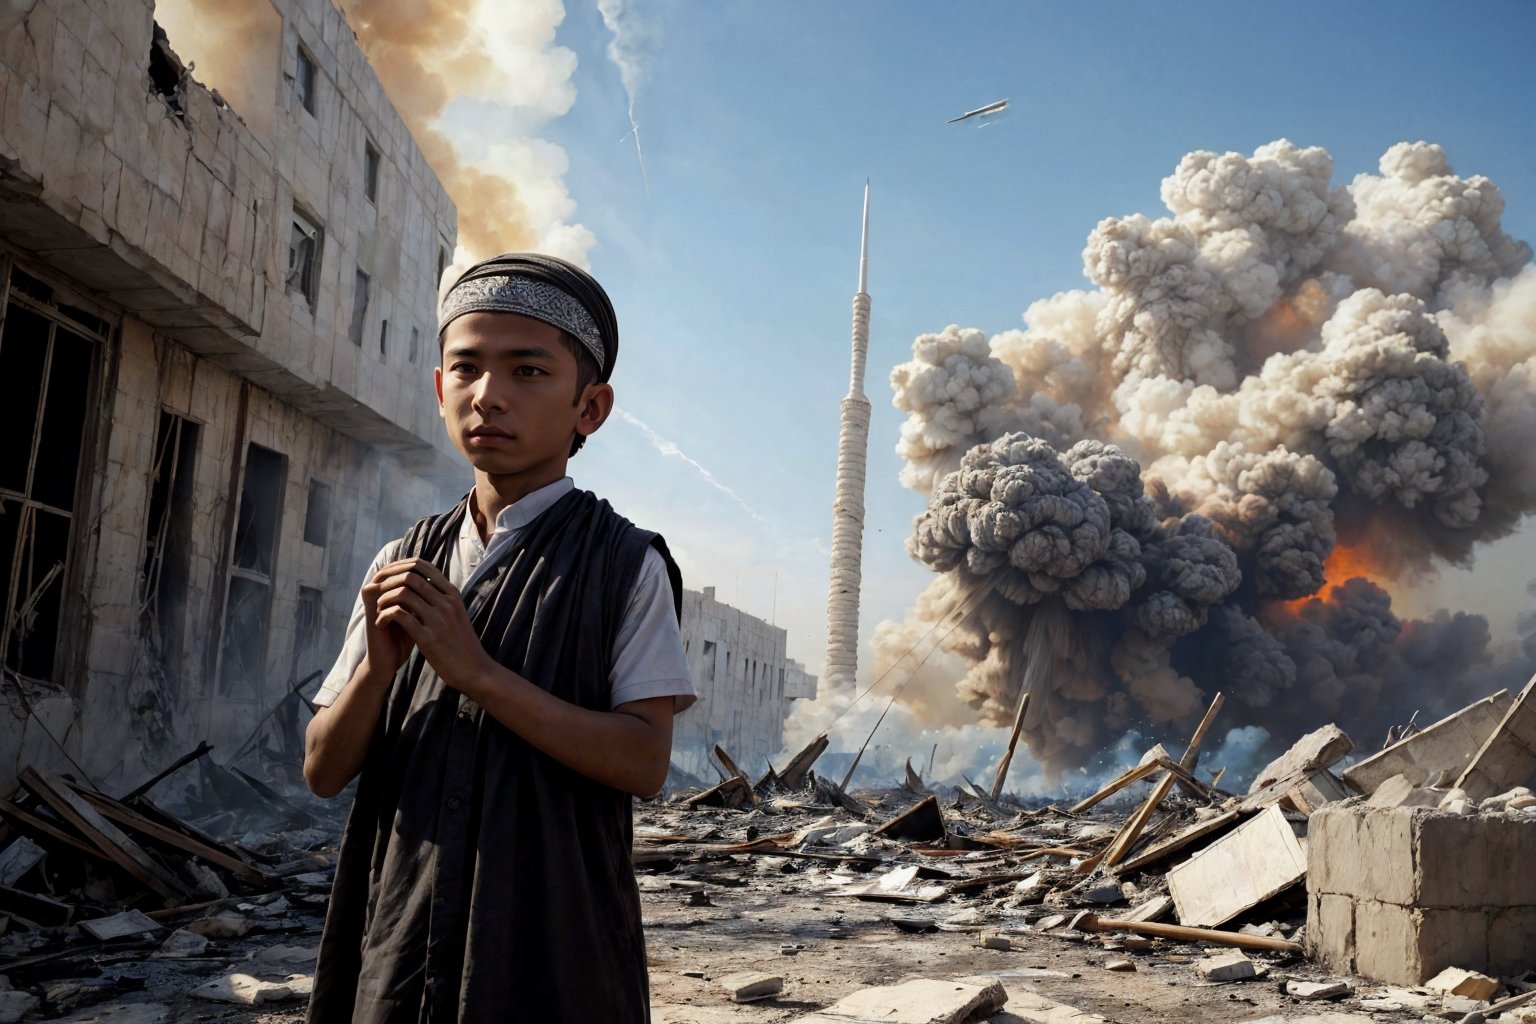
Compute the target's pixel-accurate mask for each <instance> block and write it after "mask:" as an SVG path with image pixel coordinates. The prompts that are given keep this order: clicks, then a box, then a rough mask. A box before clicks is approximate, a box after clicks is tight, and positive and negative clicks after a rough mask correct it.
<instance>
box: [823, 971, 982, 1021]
mask: <svg viewBox="0 0 1536 1024" xmlns="http://www.w3.org/2000/svg"><path fill="white" fill-rule="evenodd" d="M1007 1002H1008V993H1007V992H1006V991H1004V989H1003V986H1002V985H1001V984H1000V983H998V982H996V981H992V982H989V983H987V984H970V983H967V982H961V981H938V980H935V979H932V978H917V979H914V980H912V981H906V982H902V983H901V984H900V985H880V986H878V987H875V988H865V989H860V990H859V991H857V992H854V993H853V994H851V995H848V996H844V997H843V998H842V999H839V1000H838V1001H837V1002H835V1003H833V1004H832V1005H831V1006H829V1007H827V1008H826V1009H824V1010H822V1011H820V1012H819V1013H818V1014H816V1016H815V1018H814V1019H815V1020H817V1021H822V1020H825V1021H858V1022H863V1021H871V1020H878V1021H882V1022H889V1024H963V1022H966V1021H972V1020H983V1019H985V1018H987V1017H990V1016H991V1015H993V1014H994V1013H997V1012H998V1011H999V1010H1001V1009H1002V1008H1003V1005H1004V1004H1005V1003H1007Z"/></svg>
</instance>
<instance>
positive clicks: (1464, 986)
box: [1424, 967, 1499, 1002]
mask: <svg viewBox="0 0 1536 1024" xmlns="http://www.w3.org/2000/svg"><path fill="white" fill-rule="evenodd" d="M1424 987H1425V988H1427V989H1429V990H1430V991H1431V992H1445V993H1448V994H1450V995H1455V996H1465V997H1466V998H1468V999H1477V1000H1481V1001H1482V1002H1487V1001H1488V1000H1490V999H1492V998H1493V997H1494V994H1495V993H1496V992H1498V991H1499V983H1498V982H1497V981H1496V980H1494V979H1493V978H1490V977H1488V975H1486V974H1479V973H1478V972H1477V971H1466V970H1462V969H1461V968H1460V967H1447V968H1446V969H1445V970H1443V971H1441V972H1440V973H1439V974H1437V975H1435V976H1434V977H1433V978H1431V979H1429V980H1428V981H1426V982H1425V983H1424Z"/></svg>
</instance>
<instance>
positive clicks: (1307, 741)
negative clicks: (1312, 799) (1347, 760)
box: [1248, 725, 1355, 794]
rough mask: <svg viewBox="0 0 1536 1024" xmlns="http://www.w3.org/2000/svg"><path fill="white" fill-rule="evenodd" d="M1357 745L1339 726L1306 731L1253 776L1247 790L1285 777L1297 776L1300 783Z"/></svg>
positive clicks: (1336, 760)
mask: <svg viewBox="0 0 1536 1024" xmlns="http://www.w3.org/2000/svg"><path fill="white" fill-rule="evenodd" d="M1354 746H1355V745H1354V743H1352V742H1351V741H1350V738H1349V737H1348V736H1346V735H1344V730H1342V729H1340V728H1339V727H1338V726H1336V725H1325V726H1323V727H1322V728H1321V729H1318V730H1316V731H1315V732H1309V733H1307V734H1306V735H1305V736H1303V737H1302V738H1301V739H1299V740H1297V741H1296V743H1295V744H1294V745H1293V746H1292V747H1291V749H1290V750H1287V751H1286V752H1285V753H1284V754H1282V755H1281V756H1280V757H1278V758H1276V759H1275V760H1274V761H1272V762H1270V764H1269V766H1268V767H1266V768H1265V769H1264V770H1263V771H1261V772H1259V774H1258V775H1256V776H1254V779H1253V784H1252V785H1251V786H1249V787H1248V792H1249V793H1250V794H1253V793H1257V792H1258V791H1259V790H1261V789H1264V788H1265V787H1267V786H1271V785H1273V784H1274V783H1276V782H1281V781H1283V780H1285V779H1291V778H1294V779H1296V780H1297V782H1300V781H1301V780H1303V779H1305V778H1306V777H1307V776H1309V775H1312V774H1313V773H1315V772H1319V771H1321V770H1323V769H1324V768H1332V767H1333V766H1334V765H1336V764H1338V763H1339V761H1340V760H1341V759H1342V758H1343V757H1344V755H1345V754H1347V753H1349V752H1350V751H1351V750H1353V749H1354Z"/></svg>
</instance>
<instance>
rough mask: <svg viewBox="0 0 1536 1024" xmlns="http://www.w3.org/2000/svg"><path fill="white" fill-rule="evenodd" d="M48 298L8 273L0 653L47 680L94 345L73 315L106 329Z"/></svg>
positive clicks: (0, 373) (0, 450)
mask: <svg viewBox="0 0 1536 1024" xmlns="http://www.w3.org/2000/svg"><path fill="white" fill-rule="evenodd" d="M55 301H56V296H55V294H54V290H53V288H52V287H50V286H49V285H47V284H46V283H44V282H43V281H40V280H38V279H37V278H34V277H32V276H31V275H29V274H25V273H23V272H21V271H19V270H17V271H13V272H12V275H11V294H10V301H9V303H8V304H7V307H6V309H5V315H4V324H3V327H0V430H3V431H4V433H3V434H0V436H3V437H5V438H7V441H6V443H5V444H3V445H0V565H3V568H4V570H5V575H4V577H3V578H4V580H5V583H4V589H3V590H0V615H3V617H0V653H3V660H4V664H5V666H6V667H7V668H8V669H11V670H12V671H15V672H17V673H19V674H20V675H23V676H25V677H27V678H30V679H37V680H50V681H51V680H52V679H53V676H54V671H55V667H56V662H55V659H56V655H57V653H58V650H57V649H58V644H59V635H60V626H61V622H62V615H63V610H64V594H65V589H66V586H65V584H66V581H67V573H68V571H69V567H70V558H71V550H72V540H73V532H74V511H75V509H74V506H75V498H76V491H77V484H78V480H79V476H80V465H81V462H82V461H83V459H82V453H83V449H84V448H85V444H86V433H85V430H86V424H87V423H88V422H89V421H90V419H91V396H92V393H93V382H94V376H95V367H96V356H97V351H98V348H97V344H96V342H97V339H96V338H93V337H91V336H90V335H89V334H87V333H86V332H84V331H82V330H78V329H76V328H77V326H78V325H77V324H76V323H75V322H74V321H76V320H83V321H86V322H87V326H88V328H89V329H91V330H94V329H95V328H97V327H98V326H99V327H103V328H104V327H105V326H106V325H105V324H104V323H103V322H102V321H101V320H99V319H98V318H96V317H95V316H94V315H93V314H90V313H88V312H86V311H84V310H80V309H77V308H74V307H58V306H56V305H54V304H55ZM66 316H67V317H68V319H65V317H66Z"/></svg>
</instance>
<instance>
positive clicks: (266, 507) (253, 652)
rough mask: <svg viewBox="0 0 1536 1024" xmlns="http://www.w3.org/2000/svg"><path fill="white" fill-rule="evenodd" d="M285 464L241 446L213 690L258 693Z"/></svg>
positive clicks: (263, 450) (266, 452)
mask: <svg viewBox="0 0 1536 1024" xmlns="http://www.w3.org/2000/svg"><path fill="white" fill-rule="evenodd" d="M287 462H288V460H287V459H286V458H285V457H284V456H283V455H282V454H280V453H278V452H274V451H272V450H271V449H270V448H263V447H261V446H260V445H255V444H253V445H250V446H248V447H247V448H246V452H245V476H244V480H243V481H242V483H241V486H240V515H239V518H238V520H237V522H236V524H235V548H234V558H233V559H232V564H231V566H230V572H229V592H228V594H227V595H226V596H225V599H224V640H223V645H222V648H221V651H220V656H219V690H220V692H221V693H224V694H237V693H248V694H250V695H252V696H258V695H261V694H262V693H263V692H264V687H263V685H262V683H263V678H262V677H263V674H264V672H265V669H266V657H267V623H268V621H269V616H270V612H271V608H272V567H273V566H274V565H275V564H276V563H277V538H278V529H279V527H280V525H281V520H282V500H283V478H284V476H285V475H286V470H287Z"/></svg>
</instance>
